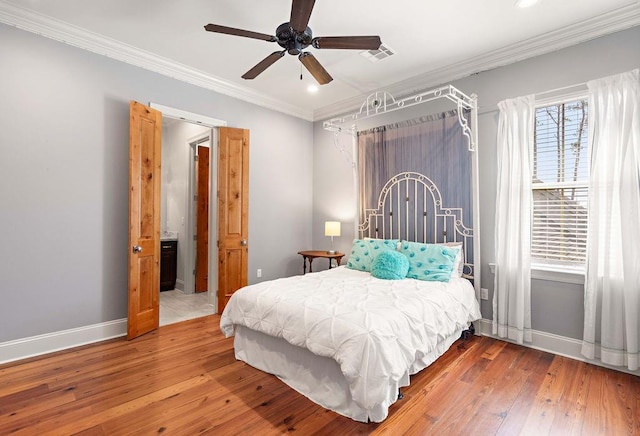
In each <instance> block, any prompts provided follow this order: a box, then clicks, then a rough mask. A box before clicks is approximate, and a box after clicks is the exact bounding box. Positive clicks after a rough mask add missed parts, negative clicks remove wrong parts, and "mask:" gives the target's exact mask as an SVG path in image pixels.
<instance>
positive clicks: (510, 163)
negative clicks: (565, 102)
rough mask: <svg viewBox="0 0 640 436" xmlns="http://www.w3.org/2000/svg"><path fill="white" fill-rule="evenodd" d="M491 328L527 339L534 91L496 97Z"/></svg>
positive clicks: (521, 339) (528, 330)
mask: <svg viewBox="0 0 640 436" xmlns="http://www.w3.org/2000/svg"><path fill="white" fill-rule="evenodd" d="M498 108H499V109H500V118H499V122H498V150H497V152H498V197H497V202H496V225H495V244H496V246H495V248H496V270H495V284H494V293H493V334H494V335H498V336H500V337H503V338H509V339H511V340H514V341H517V342H518V343H520V344H522V343H523V342H524V341H527V342H531V209H532V204H533V198H532V193H531V166H532V160H533V141H534V126H535V108H534V96H533V95H530V96H525V97H519V98H515V99H509V100H504V101H501V102H500V103H498Z"/></svg>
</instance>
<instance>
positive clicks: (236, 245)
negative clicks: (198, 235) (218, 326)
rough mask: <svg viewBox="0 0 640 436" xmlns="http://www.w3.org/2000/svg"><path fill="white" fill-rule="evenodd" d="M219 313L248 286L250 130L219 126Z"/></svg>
mask: <svg viewBox="0 0 640 436" xmlns="http://www.w3.org/2000/svg"><path fill="white" fill-rule="evenodd" d="M218 145H219V147H218V263H219V265H218V313H222V310H223V309H224V307H225V305H226V304H227V302H228V301H229V298H231V295H232V294H233V293H234V292H235V291H237V290H238V289H240V288H241V287H243V286H246V285H247V260H248V253H249V251H248V250H249V246H248V240H249V239H248V227H249V131H248V130H243V129H234V128H230V127H221V128H220V129H219V140H218Z"/></svg>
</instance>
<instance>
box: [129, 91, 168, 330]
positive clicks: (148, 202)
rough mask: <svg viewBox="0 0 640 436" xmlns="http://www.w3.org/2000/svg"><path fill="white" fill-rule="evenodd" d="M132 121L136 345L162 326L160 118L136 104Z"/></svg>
mask: <svg viewBox="0 0 640 436" xmlns="http://www.w3.org/2000/svg"><path fill="white" fill-rule="evenodd" d="M129 116H130V124H129V247H128V251H129V303H128V322H127V339H133V338H135V337H138V336H140V335H143V334H145V333H147V332H150V331H152V330H155V329H157V328H158V325H159V321H160V307H159V302H158V300H159V289H160V268H159V257H160V178H161V177H160V175H161V172H160V170H161V168H160V160H161V145H162V114H161V113H160V112H158V111H156V110H154V109H151V108H149V107H146V106H144V105H142V104H140V103H138V102H135V101H132V102H131V103H130V112H129Z"/></svg>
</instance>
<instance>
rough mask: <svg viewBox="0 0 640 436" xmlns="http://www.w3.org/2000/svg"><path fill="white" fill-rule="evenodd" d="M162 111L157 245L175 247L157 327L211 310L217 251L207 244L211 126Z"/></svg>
mask: <svg viewBox="0 0 640 436" xmlns="http://www.w3.org/2000/svg"><path fill="white" fill-rule="evenodd" d="M162 113H163V120H162V125H163V127H162V177H161V179H162V181H161V199H162V201H161V226H160V227H161V228H160V235H161V240H162V243H161V246H162V247H164V246H165V244H166V243H167V241H174V242H173V243H174V244H175V245H174V247H177V249H176V250H175V251H176V255H175V273H176V276H175V286H174V287H173V288H171V289H168V290H166V291H162V292H160V298H159V300H160V325H161V326H162V325H167V324H173V323H175V322H180V321H184V320H187V319H192V318H196V317H200V316H205V315H209V314H213V313H215V310H216V295H215V293H216V286H215V285H216V284H217V283H216V278H217V268H216V254H217V253H216V252H215V250H211V249H210V248H209V247H212V246H215V238H216V237H217V235H216V232H215V231H213V232H209V229H210V228H211V229H215V228H216V227H215V225H216V218H217V216H216V215H217V208H216V202H215V198H212V193H215V192H216V191H215V186H216V182H217V178H216V174H217V172H216V168H217V160H216V153H215V152H214V148H215V144H216V141H217V131H216V129H215V128H212V127H210V126H203V125H202V123H199V122H189V121H188V119H185V118H184V117H180V119H176V118H174V117H171V116H167V113H166V109H165V110H163V111H162ZM212 238H213V245H212V242H211V239H212ZM163 260H164V259H163ZM160 274H161V276H162V266H161V271H160ZM196 277H198V278H199V280H198V281H197V280H196ZM161 289H162V288H161ZM165 289H166V288H165Z"/></svg>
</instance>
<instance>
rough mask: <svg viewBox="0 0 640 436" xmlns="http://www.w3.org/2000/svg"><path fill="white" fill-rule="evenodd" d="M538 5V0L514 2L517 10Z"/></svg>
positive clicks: (518, 0) (517, 0)
mask: <svg viewBox="0 0 640 436" xmlns="http://www.w3.org/2000/svg"><path fill="white" fill-rule="evenodd" d="M536 3H538V0H516V6H517V7H519V8H528V7H530V6H533V5H535V4H536Z"/></svg>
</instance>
